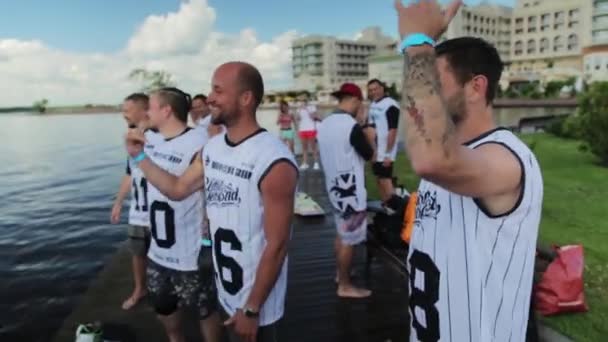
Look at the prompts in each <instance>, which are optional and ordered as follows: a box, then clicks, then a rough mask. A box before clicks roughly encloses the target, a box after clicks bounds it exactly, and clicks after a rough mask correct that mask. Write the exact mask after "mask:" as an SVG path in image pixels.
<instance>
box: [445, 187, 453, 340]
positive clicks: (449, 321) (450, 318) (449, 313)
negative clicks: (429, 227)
mask: <svg viewBox="0 0 608 342" xmlns="http://www.w3.org/2000/svg"><path fill="white" fill-rule="evenodd" d="M450 196H451V195H450ZM448 250H449V248H448ZM447 256H448V258H447V259H448V260H447V262H446V267H445V273H446V277H447V279H448V281H447V288H448V325H449V326H450V330H449V331H450V339H449V341H450V342H451V341H452V310H451V309H450V254H449V253H447Z"/></svg>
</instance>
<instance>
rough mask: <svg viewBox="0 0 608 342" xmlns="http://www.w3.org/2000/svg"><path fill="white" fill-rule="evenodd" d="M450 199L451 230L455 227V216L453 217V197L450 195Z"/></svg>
mask: <svg viewBox="0 0 608 342" xmlns="http://www.w3.org/2000/svg"><path fill="white" fill-rule="evenodd" d="M448 197H449V198H450V228H451V227H453V226H454V225H453V223H454V220H453V216H452V195H449V196H448Z"/></svg>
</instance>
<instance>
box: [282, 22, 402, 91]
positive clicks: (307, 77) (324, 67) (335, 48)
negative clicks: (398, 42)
mask: <svg viewBox="0 0 608 342" xmlns="http://www.w3.org/2000/svg"><path fill="white" fill-rule="evenodd" d="M394 43H395V40H394V39H392V38H390V37H386V36H384V35H383V34H382V32H381V31H380V28H378V27H370V28H366V29H365V30H363V32H362V33H361V36H360V37H359V38H358V39H357V40H345V39H338V38H336V37H330V36H320V35H312V36H307V37H303V38H300V39H297V40H295V41H294V42H293V44H292V68H293V70H292V71H293V78H294V81H295V84H294V88H297V89H308V90H310V91H316V90H320V89H325V90H327V89H333V88H337V87H338V86H339V85H340V84H341V83H343V82H355V81H362V80H367V79H368V77H369V72H368V58H369V57H370V56H372V55H375V54H376V53H382V52H383V51H388V50H389V49H390V47H391V45H394Z"/></svg>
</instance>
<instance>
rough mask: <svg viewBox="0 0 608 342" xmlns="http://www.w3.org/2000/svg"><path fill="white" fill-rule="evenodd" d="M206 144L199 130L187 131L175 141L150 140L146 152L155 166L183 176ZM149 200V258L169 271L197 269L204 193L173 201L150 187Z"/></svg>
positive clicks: (197, 192)
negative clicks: (150, 234)
mask: <svg viewBox="0 0 608 342" xmlns="http://www.w3.org/2000/svg"><path fill="white" fill-rule="evenodd" d="M150 141H153V142H150ZM205 143H206V141H205V139H204V137H203V135H202V134H200V132H199V131H198V130H197V129H191V128H187V129H186V130H185V131H184V132H183V133H182V134H181V135H178V136H176V137H174V138H172V139H167V140H165V139H163V138H162V137H161V138H160V139H150V140H148V142H147V144H146V151H147V153H148V157H149V158H150V159H151V160H152V161H153V162H154V164H156V165H157V166H159V167H160V168H161V169H163V170H165V171H167V172H169V173H171V174H173V175H175V176H180V175H182V174H183V173H184V172H185V171H186V169H187V168H188V166H190V164H191V162H192V160H193V159H194V157H195V156H196V154H197V153H199V152H200V150H201V149H202V148H203V146H204V144H205ZM148 200H149V210H150V231H151V233H152V241H151V243H150V250H149V252H148V257H149V258H150V259H151V260H152V261H154V262H155V263H157V264H159V265H161V266H164V267H167V268H170V269H174V270H178V271H195V270H197V269H198V263H197V260H198V254H199V252H200V237H201V228H202V225H203V210H202V208H203V194H202V191H196V192H195V193H193V194H192V195H190V196H188V197H186V198H185V199H183V200H181V201H172V200H170V199H168V198H167V197H166V196H165V195H163V194H162V193H161V192H160V191H159V190H158V189H157V188H156V187H154V186H153V185H152V184H149V193H148Z"/></svg>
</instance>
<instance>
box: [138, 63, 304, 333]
mask: <svg viewBox="0 0 608 342" xmlns="http://www.w3.org/2000/svg"><path fill="white" fill-rule="evenodd" d="M263 94H264V83H263V80H262V76H261V75H260V73H259V71H258V70H257V69H256V68H255V67H254V66H252V65H250V64H247V63H242V62H230V63H226V64H223V65H221V66H220V67H218V68H217V69H216V71H215V72H214V75H213V79H212V91H211V94H209V98H208V103H209V105H210V107H211V115H212V122H213V123H214V124H223V125H225V126H226V129H227V132H226V133H224V134H220V135H218V136H215V137H214V138H212V139H211V140H210V141H209V142H208V144H207V145H206V146H205V148H204V150H203V153H202V155H201V154H199V155H197V158H196V159H195V160H194V161H193V163H192V164H191V165H190V167H189V168H188V169H187V170H186V171H185V172H184V173H183V174H182V175H181V176H175V175H172V174H170V173H168V172H165V171H164V170H162V169H161V168H159V167H158V166H157V165H155V164H154V162H153V161H152V160H150V158H148V157H147V155H146V154H145V153H142V146H143V145H144V144H145V137H144V136H143V135H142V134H141V132H139V131H130V132H129V134H128V135H127V150H128V152H129V154H130V155H132V156H140V157H139V158H138V159H140V160H141V162H140V164H139V166H140V168H141V169H142V170H143V172H144V174H145V175H146V177H147V179H148V180H149V181H150V183H151V184H153V185H154V186H155V187H157V188H158V189H159V190H160V192H162V193H163V194H165V195H166V196H167V197H169V198H171V199H174V200H179V199H182V198H185V197H187V196H189V195H190V194H192V193H194V192H196V191H200V190H201V189H203V187H205V196H206V203H205V204H206V208H207V215H208V217H209V225H210V228H211V237H212V240H213V259H214V266H215V270H216V272H217V274H216V284H217V288H218V299H219V302H220V304H221V308H222V310H223V311H224V312H223V314H224V317H225V318H226V319H227V320H226V321H225V324H226V325H227V326H228V327H229V330H228V331H229V336H230V339H231V340H232V341H254V340H255V341H258V342H264V341H276V338H277V337H276V336H277V323H278V322H279V320H280V319H281V318H282V316H283V311H284V303H285V292H286V288H287V245H288V241H289V237H290V232H291V220H292V216H293V206H294V199H295V190H296V183H297V178H298V167H297V164H296V161H295V159H294V157H293V154H292V153H291V152H290V151H289V149H288V148H287V146H286V145H285V144H284V143H283V142H281V140H279V138H278V137H276V136H275V135H274V134H271V133H269V132H267V131H266V130H265V129H262V128H261V127H260V125H259V124H258V122H257V119H256V110H257V108H258V106H259V105H260V103H261V101H262V97H263Z"/></svg>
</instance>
